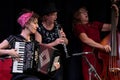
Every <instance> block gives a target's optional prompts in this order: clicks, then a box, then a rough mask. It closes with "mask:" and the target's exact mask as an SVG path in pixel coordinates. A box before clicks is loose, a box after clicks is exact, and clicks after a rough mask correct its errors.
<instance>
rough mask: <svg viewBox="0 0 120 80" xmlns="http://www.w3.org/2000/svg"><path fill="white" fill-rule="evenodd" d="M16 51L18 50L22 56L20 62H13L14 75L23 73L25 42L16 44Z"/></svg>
mask: <svg viewBox="0 0 120 80" xmlns="http://www.w3.org/2000/svg"><path fill="white" fill-rule="evenodd" d="M15 49H16V50H17V53H18V54H19V55H20V60H19V61H16V60H14V61H13V69H12V72H13V73H23V65H24V64H23V63H24V51H25V42H16V43H15Z"/></svg>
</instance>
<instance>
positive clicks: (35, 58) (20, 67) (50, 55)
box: [12, 42, 60, 75]
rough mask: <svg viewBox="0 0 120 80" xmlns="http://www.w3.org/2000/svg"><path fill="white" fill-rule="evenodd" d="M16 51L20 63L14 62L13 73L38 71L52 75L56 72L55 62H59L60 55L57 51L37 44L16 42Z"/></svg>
mask: <svg viewBox="0 0 120 80" xmlns="http://www.w3.org/2000/svg"><path fill="white" fill-rule="evenodd" d="M15 49H16V50H17V52H18V54H19V55H20V61H13V68H12V73H25V72H30V71H37V72H41V73H43V74H47V75H51V73H52V72H54V71H56V68H55V66H54V63H55V62H59V58H60V53H59V51H58V50H57V49H55V48H51V47H47V46H44V45H41V44H38V43H37V42H15Z"/></svg>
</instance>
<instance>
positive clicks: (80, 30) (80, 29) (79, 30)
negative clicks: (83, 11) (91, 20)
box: [73, 24, 85, 37]
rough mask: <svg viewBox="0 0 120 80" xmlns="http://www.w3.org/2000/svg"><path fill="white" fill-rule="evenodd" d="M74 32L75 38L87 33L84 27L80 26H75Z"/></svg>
mask: <svg viewBox="0 0 120 80" xmlns="http://www.w3.org/2000/svg"><path fill="white" fill-rule="evenodd" d="M73 31H74V34H75V36H77V37H78V36H79V35H80V33H85V29H84V27H83V26H82V25H80V24H78V25H75V26H74V28H73Z"/></svg>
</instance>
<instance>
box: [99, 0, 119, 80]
mask: <svg viewBox="0 0 120 80" xmlns="http://www.w3.org/2000/svg"><path fill="white" fill-rule="evenodd" d="M116 2H118V1H116V0H114V1H112V3H113V4H116ZM111 9H112V10H111V32H110V34H109V35H108V36H106V37H105V38H104V39H103V40H102V42H101V44H102V45H106V44H109V45H110V46H111V52H110V53H106V52H103V51H100V52H99V54H98V57H99V58H100V59H102V71H101V73H100V77H101V79H102V80H120V32H119V31H118V30H117V25H116V23H117V21H118V16H116V14H119V12H117V11H116V10H115V7H112V8H111ZM117 9H118V7H117Z"/></svg>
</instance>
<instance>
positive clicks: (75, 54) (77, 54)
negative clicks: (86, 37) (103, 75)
mask: <svg viewBox="0 0 120 80" xmlns="http://www.w3.org/2000/svg"><path fill="white" fill-rule="evenodd" d="M90 53H93V52H81V53H74V54H72V56H80V55H83V54H90Z"/></svg>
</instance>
